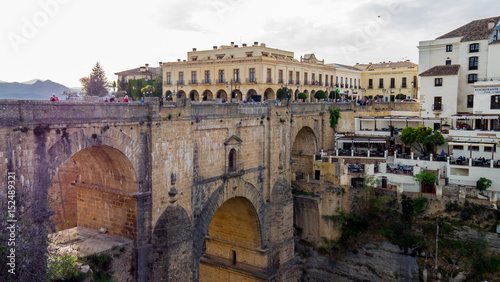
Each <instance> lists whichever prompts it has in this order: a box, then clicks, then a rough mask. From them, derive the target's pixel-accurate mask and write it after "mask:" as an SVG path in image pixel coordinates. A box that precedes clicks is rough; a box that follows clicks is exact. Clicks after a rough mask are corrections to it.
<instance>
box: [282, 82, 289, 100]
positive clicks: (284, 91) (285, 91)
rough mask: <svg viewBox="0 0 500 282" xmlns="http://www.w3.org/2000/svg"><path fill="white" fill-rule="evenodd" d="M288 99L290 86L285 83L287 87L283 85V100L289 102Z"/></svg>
mask: <svg viewBox="0 0 500 282" xmlns="http://www.w3.org/2000/svg"><path fill="white" fill-rule="evenodd" d="M287 99H288V84H287V83H285V85H281V100H287Z"/></svg>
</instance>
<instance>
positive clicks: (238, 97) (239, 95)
mask: <svg viewBox="0 0 500 282" xmlns="http://www.w3.org/2000/svg"><path fill="white" fill-rule="evenodd" d="M231 99H236V100H238V101H241V100H243V93H242V92H241V91H240V90H239V89H235V90H233V94H232V95H231Z"/></svg>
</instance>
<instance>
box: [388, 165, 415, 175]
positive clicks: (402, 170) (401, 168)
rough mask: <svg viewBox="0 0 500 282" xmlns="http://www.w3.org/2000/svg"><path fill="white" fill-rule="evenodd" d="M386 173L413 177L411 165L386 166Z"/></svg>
mask: <svg viewBox="0 0 500 282" xmlns="http://www.w3.org/2000/svg"><path fill="white" fill-rule="evenodd" d="M387 172H388V173H397V174H410V175H413V166H412V165H403V164H394V165H390V164H388V165H387Z"/></svg>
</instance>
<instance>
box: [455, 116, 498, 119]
mask: <svg viewBox="0 0 500 282" xmlns="http://www.w3.org/2000/svg"><path fill="white" fill-rule="evenodd" d="M451 118H452V119H499V118H500V116H452V117H451Z"/></svg>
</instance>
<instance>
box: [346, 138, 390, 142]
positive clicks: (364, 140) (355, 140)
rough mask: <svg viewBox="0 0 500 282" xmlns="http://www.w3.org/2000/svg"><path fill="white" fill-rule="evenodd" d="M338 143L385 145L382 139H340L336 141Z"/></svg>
mask: <svg viewBox="0 0 500 282" xmlns="http://www.w3.org/2000/svg"><path fill="white" fill-rule="evenodd" d="M337 141H339V142H343V143H387V141H385V140H384V139H351V138H340V139H337Z"/></svg>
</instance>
